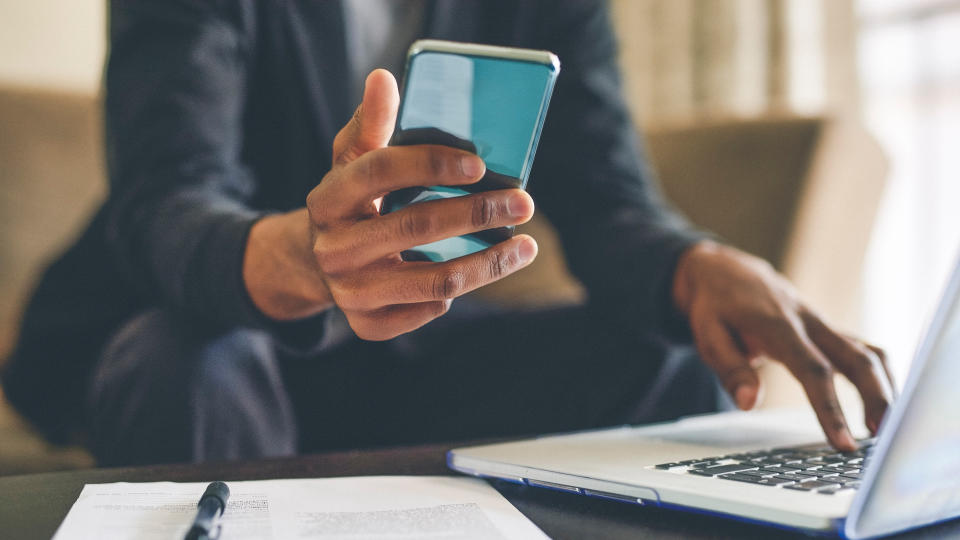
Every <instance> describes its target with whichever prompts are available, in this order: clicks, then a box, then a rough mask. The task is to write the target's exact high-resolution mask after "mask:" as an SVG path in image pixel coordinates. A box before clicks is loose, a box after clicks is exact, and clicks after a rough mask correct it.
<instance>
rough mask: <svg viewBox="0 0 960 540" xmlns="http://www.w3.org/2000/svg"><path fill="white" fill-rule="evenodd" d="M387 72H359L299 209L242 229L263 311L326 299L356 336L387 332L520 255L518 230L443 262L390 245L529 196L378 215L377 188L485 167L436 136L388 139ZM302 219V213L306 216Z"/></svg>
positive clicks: (509, 210)
mask: <svg viewBox="0 0 960 540" xmlns="http://www.w3.org/2000/svg"><path fill="white" fill-rule="evenodd" d="M399 101H400V99H399V94H398V91H397V83H396V81H395V80H394V78H393V75H391V74H390V73H389V72H387V71H385V70H376V71H374V72H373V73H371V74H370V76H369V77H367V83H366V88H365V91H364V96H363V103H362V104H361V105H360V107H358V108H357V111H356V113H355V114H354V116H353V119H352V120H351V121H350V123H349V124H347V126H345V127H344V128H343V129H342V130H341V131H340V133H338V134H337V137H336V139H335V140H334V145H333V155H334V163H333V167H332V169H331V170H330V172H329V173H327V175H326V176H325V177H324V178H323V181H322V182H320V184H319V185H317V186H316V187H315V188H314V189H313V190H312V191H311V192H310V194H309V195H308V196H307V207H306V209H304V210H299V211H295V212H291V213H288V214H282V215H276V216H268V217H266V218H263V219H261V220H260V221H258V222H257V223H256V224H255V225H254V226H253V228H252V229H251V232H250V238H249V240H248V242H247V251H246V254H245V256H244V281H245V283H246V285H247V290H248V292H249V293H250V297H251V299H252V300H253V301H254V303H255V304H256V305H257V307H258V308H260V310H261V311H262V312H263V313H265V314H266V315H268V316H270V317H272V318H275V319H278V320H285V319H294V318H300V317H304V316H307V315H310V314H313V313H317V312H320V311H322V310H324V309H327V308H329V307H330V305H331V303H332V304H336V305H337V306H338V307H339V308H340V309H341V310H342V311H343V313H344V314H345V315H346V318H347V320H348V321H349V323H350V326H351V327H352V328H353V330H354V332H355V333H356V334H357V336H359V337H361V338H363V339H369V340H384V339H390V338H393V337H395V336H398V335H400V334H403V333H406V332H409V331H411V330H414V329H416V328H419V327H420V326H423V325H424V324H426V323H428V322H430V321H431V320H433V319H435V318H437V317H439V316H441V315H443V314H444V313H446V311H447V309H449V307H450V303H451V301H452V299H453V298H455V297H457V296H460V295H462V294H464V293H466V292H469V291H472V290H474V289H476V288H478V287H482V286H483V285H486V284H488V283H491V282H493V281H496V280H498V279H500V278H502V277H504V276H507V275H509V274H511V273H512V272H514V271H516V270H519V269H520V268H523V267H524V266H526V265H527V264H529V263H530V262H531V261H532V260H533V259H534V257H536V254H537V244H536V242H535V241H534V240H533V238H531V237H529V236H527V235H517V236H515V237H514V238H511V239H510V240H507V241H504V242H501V243H500V244H497V245H495V246H492V247H490V248H488V249H485V250H483V251H480V252H478V253H474V254H472V255H467V256H464V257H460V258H458V259H454V260H451V261H447V262H442V263H427V262H408V261H403V260H402V259H401V257H400V252H402V251H404V250H407V249H410V248H412V247H415V246H418V245H422V244H427V243H430V242H434V241H437V240H442V239H444V238H449V237H453V236H460V235H463V234H467V233H471V232H476V231H481V230H485V229H491V228H495V227H504V226H509V225H518V224H521V223H525V222H526V221H528V220H529V219H530V217H531V216H532V215H533V200H532V199H531V198H530V196H529V195H528V194H527V193H526V192H524V191H523V190H519V189H507V190H498V191H488V192H483V193H477V194H473V195H467V196H463V197H456V198H452V199H444V200H437V201H429V202H423V203H418V204H414V205H411V206H408V207H406V208H403V209H401V210H398V211H396V212H392V213H390V214H387V215H384V216H381V215H380V214H379V207H380V203H381V200H382V198H383V196H384V195H386V194H387V193H389V192H391V191H396V190H398V189H402V188H406V187H414V186H430V185H451V186H452V185H465V184H471V183H473V182H476V181H477V180H479V179H480V178H481V177H482V176H483V174H484V171H485V166H484V163H483V161H482V160H481V159H480V158H479V157H477V156H476V155H474V154H471V153H469V152H463V151H460V150H456V149H453V148H448V147H445V146H433V145H420V146H400V147H387V142H388V141H389V139H390V136H391V134H392V133H393V128H394V124H395V121H396V115H397V108H398V105H399ZM305 221H306V223H305Z"/></svg>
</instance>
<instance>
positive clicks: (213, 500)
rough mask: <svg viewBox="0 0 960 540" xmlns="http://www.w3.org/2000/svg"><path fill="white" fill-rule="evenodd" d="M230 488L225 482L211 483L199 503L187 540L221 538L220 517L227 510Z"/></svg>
mask: <svg viewBox="0 0 960 540" xmlns="http://www.w3.org/2000/svg"><path fill="white" fill-rule="evenodd" d="M228 500H230V488H229V487H227V485H226V484H224V483H223V482H211V483H210V485H209V486H207V490H206V491H204V492H203V496H202V497H200V502H198V503H197V517H195V518H193V525H191V526H190V530H189V531H187V536H186V537H185V540H213V539H215V538H217V537H218V536H220V517H221V516H223V511H224V510H226V509H227V501H228Z"/></svg>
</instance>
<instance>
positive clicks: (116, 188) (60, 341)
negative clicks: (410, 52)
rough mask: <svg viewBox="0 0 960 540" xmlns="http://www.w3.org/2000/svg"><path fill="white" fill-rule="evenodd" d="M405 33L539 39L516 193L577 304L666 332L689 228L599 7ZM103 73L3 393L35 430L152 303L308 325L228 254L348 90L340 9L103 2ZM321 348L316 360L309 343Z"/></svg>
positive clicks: (468, 17)
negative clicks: (543, 218)
mask: <svg viewBox="0 0 960 540" xmlns="http://www.w3.org/2000/svg"><path fill="white" fill-rule="evenodd" d="M427 9H428V13H427V17H426V25H425V29H424V32H423V37H430V38H436V39H452V40H458V41H472V42H481V43H491V44H501V45H512V46H519V47H532V48H538V49H548V50H551V51H553V52H555V53H556V54H557V55H558V56H559V57H560V60H561V63H562V71H561V74H560V77H559V79H558V81H557V86H556V90H555V94H554V96H553V100H552V103H551V107H550V111H549V113H548V116H547V120H546V124H545V126H544V131H543V134H542V137H541V142H540V148H539V150H538V152H537V158H536V162H535V164H534V168H533V172H532V175H531V180H530V184H529V190H530V192H531V194H532V195H533V197H534V200H535V201H536V204H537V208H538V211H541V212H544V213H545V214H546V215H547V216H548V217H549V218H550V220H551V221H552V222H553V223H554V224H555V225H556V227H557V229H558V231H559V233H560V236H561V239H562V241H563V246H564V248H565V251H566V254H567V258H568V261H569V264H570V268H571V269H572V271H573V273H574V274H575V275H576V276H577V277H578V278H579V279H580V280H582V281H583V283H584V284H585V285H586V287H587V290H588V291H589V293H590V297H591V301H592V302H595V303H597V304H599V305H602V306H604V307H605V308H607V309H608V310H609V311H610V312H611V313H614V314H615V319H616V320H618V321H622V322H623V323H624V324H625V325H628V326H625V328H630V329H633V330H634V331H645V332H655V333H658V334H660V335H663V336H664V337H670V336H674V337H681V338H683V337H685V333H684V332H683V325H682V324H679V325H678V324H676V323H677V320H678V318H677V316H676V314H675V313H673V309H672V307H671V303H670V284H671V276H672V274H673V269H674V266H675V263H676V260H677V258H678V256H679V254H680V253H681V252H682V251H683V250H684V249H685V248H686V247H687V246H689V245H690V244H691V242H694V241H696V240H697V239H699V238H700V235H699V234H698V233H696V232H694V231H692V230H690V228H689V227H688V226H687V225H686V223H685V222H684V221H683V220H682V219H680V218H678V217H677V216H676V215H675V214H674V213H672V212H671V211H669V210H668V209H667V208H666V206H665V204H664V202H663V201H662V200H661V197H660V195H659V193H658V191H657V189H656V187H655V185H654V180H653V176H652V175H651V173H650V171H649V169H648V168H647V167H646V166H645V163H644V161H643V159H642V156H641V153H640V150H639V146H638V142H637V140H636V138H635V136H634V131H633V126H632V125H631V121H630V116H629V114H628V111H627V108H626V106H625V105H624V102H623V98H622V96H621V89H620V79H619V74H618V71H617V66H616V48H615V39H614V36H613V34H612V31H611V28H610V22H609V18H608V10H607V6H606V4H605V3H604V2H601V1H590V0H582V1H565V2H558V1H555V0H542V1H537V0H523V1H517V0H458V1H453V0H447V1H443V0H435V1H433V2H428V8H427ZM110 17H111V21H110V22H111V24H110V42H111V53H110V59H109V64H108V69H107V73H106V127H107V148H108V163H109V171H110V195H109V199H108V201H107V202H106V204H105V205H104V207H103V209H102V210H101V212H100V213H99V214H98V215H97V217H96V219H95V220H94V222H93V224H92V225H91V227H90V228H89V229H88V230H87V232H86V234H85V235H84V236H83V237H82V238H81V240H80V241H79V242H78V244H77V245H75V246H74V247H73V248H72V249H71V250H70V251H68V253H67V254H66V255H65V256H64V257H63V258H61V259H60V260H59V261H58V262H57V263H55V264H54V265H52V266H51V267H50V269H48V271H47V273H46V275H45V277H44V279H43V280H42V282H41V285H40V286H39V288H38V291H37V294H36V295H35V297H34V300H33V302H32V303H31V305H30V307H29V308H28V311H27V314H26V317H25V321H24V326H23V330H22V333H21V337H20V341H19V343H18V346H17V349H16V351H15V353H14V357H13V359H12V363H11V365H10V368H9V369H8V370H7V372H6V373H5V375H4V386H5V388H6V391H7V394H8V396H9V398H10V400H11V401H12V402H13V403H14V404H15V405H16V406H18V407H19V408H20V410H21V411H22V412H24V413H25V414H26V415H27V416H28V417H29V418H30V419H31V420H33V421H34V423H36V424H38V426H39V427H41V429H42V430H44V431H45V432H46V433H47V434H48V436H50V437H52V438H55V439H58V438H59V439H62V438H63V436H64V435H65V434H66V433H68V432H69V431H70V430H71V429H72V428H73V427H74V426H76V425H78V422H77V421H78V420H79V419H80V411H81V410H82V404H83V398H84V392H85V388H86V380H87V378H88V377H89V374H90V372H91V370H92V365H93V364H94V363H95V361H96V358H97V356H98V354H99V351H100V349H101V348H102V347H103V345H104V343H105V342H106V340H107V339H108V337H109V336H110V335H111V334H112V333H113V332H114V331H115V330H116V329H117V327H118V326H119V325H120V324H122V322H123V321H124V320H126V319H127V318H129V317H131V316H132V315H133V314H135V313H136V312H137V311H139V310H142V309H145V308H147V307H151V306H163V307H165V308H167V309H170V310H173V311H175V312H179V313H180V314H181V315H182V316H183V317H185V318H189V319H191V320H194V321H196V324H197V326H198V327H204V328H208V329H209V331H211V332H215V331H218V330H220V329H226V328H233V327H237V326H250V327H261V328H266V329H268V330H270V331H272V332H274V333H275V335H276V336H277V337H278V339H279V340H280V341H281V342H285V343H291V344H294V345H298V346H301V347H305V348H309V346H310V345H311V344H312V343H315V342H316V340H317V338H318V337H319V336H320V334H321V333H322V324H321V322H322V319H323V316H320V317H317V318H315V319H313V320H307V321H300V322H298V323H291V324H278V323H274V322H271V321H268V320H267V319H266V318H265V317H264V316H262V315H261V314H260V313H258V312H257V310H256V309H255V308H254V307H253V305H252V303H251V302H250V300H249V298H248V297H247V295H246V292H245V289H244V286H243V282H242V277H241V260H242V256H243V250H244V245H245V242H246V236H247V233H248V231H249V229H250V226H251V224H252V223H253V222H254V221H255V220H256V219H257V218H258V217H260V216H262V215H264V214H266V213H269V212H275V211H283V210H289V209H293V208H296V207H301V206H303V205H304V200H305V197H306V194H307V193H308V191H309V190H310V189H311V188H312V187H313V186H314V185H315V184H316V183H317V182H318V181H320V180H321V179H322V178H323V176H324V174H325V172H326V171H327V170H328V169H329V167H330V163H331V146H332V141H333V137H334V135H335V134H336V132H337V131H338V130H339V128H340V127H341V126H342V125H344V124H345V123H346V121H347V120H348V118H349V117H350V114H351V112H352V111H353V109H354V108H355V107H356V105H357V102H358V101H359V96H351V95H348V86H349V85H348V83H347V81H348V79H349V77H348V69H347V64H346V52H345V44H344V35H343V33H344V30H343V25H342V14H341V6H340V4H339V2H337V1H323V0H219V1H217V0H206V1H201V0H113V1H112V2H111V9H110ZM319 354H322V351H321V352H320V353H319Z"/></svg>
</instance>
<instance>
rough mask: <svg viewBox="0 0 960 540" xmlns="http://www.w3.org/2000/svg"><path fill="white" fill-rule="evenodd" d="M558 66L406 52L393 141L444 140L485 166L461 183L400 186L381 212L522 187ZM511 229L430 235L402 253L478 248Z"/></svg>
mask: <svg viewBox="0 0 960 540" xmlns="http://www.w3.org/2000/svg"><path fill="white" fill-rule="evenodd" d="M556 76H557V68H556V67H555V65H552V64H544V63H538V62H530V61H523V60H514V59H508V58H496V57H489V56H471V55H465V54H453V53H447V52H437V51H429V50H427V51H422V52H419V53H416V54H414V55H413V56H411V57H410V59H409V61H408V65H407V74H406V79H405V81H404V90H403V98H402V103H401V107H400V112H399V116H398V121H397V129H396V131H395V133H394V136H393V139H392V141H391V144H393V145H411V144H442V145H446V146H453V147H455V148H460V149H462V150H467V151H470V152H474V153H475V154H477V155H479V156H480V157H481V158H483V160H484V162H485V163H486V165H487V173H486V174H485V175H484V177H483V178H482V179H481V180H480V181H479V182H477V183H475V184H472V185H469V186H463V187H448V186H433V187H417V188H408V189H403V190H399V191H396V192H393V193H391V194H389V195H388V196H387V197H386V198H385V199H384V202H383V207H382V209H381V212H382V213H389V212H393V211H395V210H399V209H400V208H403V207H404V206H407V205H409V204H414V203H417V202H423V201H430V200H436V199H443V198H450V197H459V196H462V195H466V194H468V193H476V192H480V191H489V190H494V189H505V188H525V187H526V185H527V179H528V177H529V175H530V169H531V167H532V165H533V157H534V153H535V151H536V147H537V142H538V140H539V137H540V130H541V127H542V125H543V120H544V118H545V116H546V111H547V106H548V104H549V101H550V94H551V93H552V90H553V83H554V81H555V79H556ZM512 234H513V227H502V228H498V229H491V230H488V231H481V232H478V233H474V234H470V235H465V236H460V237H455V238H449V239H445V240H441V241H438V242H433V243H430V244H426V245H423V246H417V247H416V248H414V249H412V250H409V251H407V252H404V258H406V259H408V260H430V261H445V260H449V259H452V258H456V257H460V256H463V255H467V254H470V253H474V252H477V251H480V250H482V249H484V248H487V247H489V246H491V245H493V244H495V243H497V242H500V241H503V240H505V239H507V238H509V237H510V236H512Z"/></svg>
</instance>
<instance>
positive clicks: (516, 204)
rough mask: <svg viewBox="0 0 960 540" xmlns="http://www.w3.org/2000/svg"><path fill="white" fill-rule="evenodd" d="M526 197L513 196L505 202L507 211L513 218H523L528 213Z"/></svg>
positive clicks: (528, 205) (527, 198)
mask: <svg viewBox="0 0 960 540" xmlns="http://www.w3.org/2000/svg"><path fill="white" fill-rule="evenodd" d="M529 199H530V198H529V197H527V196H526V195H520V194H519V193H518V194H515V195H512V196H511V197H510V199H509V200H508V201H507V211H508V212H510V215H511V216H513V217H523V216H526V215H527V214H529V213H530V201H529Z"/></svg>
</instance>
